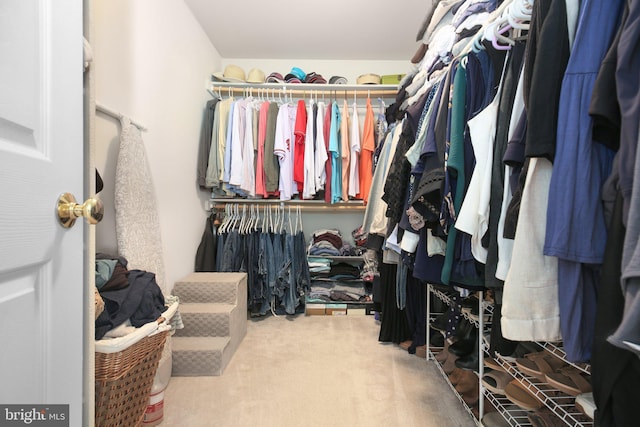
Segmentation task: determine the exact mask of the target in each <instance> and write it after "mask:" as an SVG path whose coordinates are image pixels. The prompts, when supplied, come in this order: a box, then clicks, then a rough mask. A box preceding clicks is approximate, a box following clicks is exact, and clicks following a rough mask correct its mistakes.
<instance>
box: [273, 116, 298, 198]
mask: <svg viewBox="0 0 640 427" xmlns="http://www.w3.org/2000/svg"><path fill="white" fill-rule="evenodd" d="M292 118H293V120H292ZM294 123H295V109H294V107H292V106H291V105H289V104H283V105H281V106H280V109H279V110H278V117H277V119H276V136H275V142H274V145H273V154H275V155H276V156H278V162H279V164H280V179H279V186H278V190H280V200H291V196H292V195H293V194H294V193H293V189H294V182H293V146H294V145H295V143H294V142H295V139H294V137H293V131H294Z"/></svg>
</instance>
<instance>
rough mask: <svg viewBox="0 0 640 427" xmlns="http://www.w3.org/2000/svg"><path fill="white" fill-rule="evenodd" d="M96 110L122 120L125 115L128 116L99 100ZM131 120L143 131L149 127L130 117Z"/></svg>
mask: <svg viewBox="0 0 640 427" xmlns="http://www.w3.org/2000/svg"><path fill="white" fill-rule="evenodd" d="M96 111H100V112H101V113H104V114H106V115H108V116H111V117H113V118H115V119H118V120H120V119H121V118H123V117H128V116H125V115H124V114H122V113H120V112H118V111H115V110H112V109H111V108H109V107H106V106H104V105H102V104H100V103H99V102H96ZM129 121H130V122H131V124H132V125H134V126H135V127H137V128H138V129H140V130H141V131H146V130H147V128H146V127H145V126H144V125H142V124H140V122H138V121H136V120H133V119H131V118H129Z"/></svg>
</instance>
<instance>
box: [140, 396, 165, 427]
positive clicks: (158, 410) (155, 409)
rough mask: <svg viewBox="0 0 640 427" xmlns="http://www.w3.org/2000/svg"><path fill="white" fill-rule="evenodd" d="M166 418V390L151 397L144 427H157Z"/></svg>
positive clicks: (145, 414)
mask: <svg viewBox="0 0 640 427" xmlns="http://www.w3.org/2000/svg"><path fill="white" fill-rule="evenodd" d="M163 417H164V390H162V391H159V392H157V393H154V394H152V395H151V396H150V397H149V405H148V406H147V410H146V411H145V412H144V417H143V418H142V425H143V426H144V427H152V426H157V425H158V424H160V423H161V422H162V418H163Z"/></svg>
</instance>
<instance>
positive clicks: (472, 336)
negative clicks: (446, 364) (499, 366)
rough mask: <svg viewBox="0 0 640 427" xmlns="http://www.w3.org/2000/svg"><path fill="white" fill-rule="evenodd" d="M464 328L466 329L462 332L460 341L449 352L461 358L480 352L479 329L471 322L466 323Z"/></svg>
mask: <svg viewBox="0 0 640 427" xmlns="http://www.w3.org/2000/svg"><path fill="white" fill-rule="evenodd" d="M464 327H465V328H466V329H465V330H464V331H462V332H461V336H459V337H458V340H457V341H456V342H454V343H453V344H451V345H450V346H449V352H450V353H453V354H455V355H456V356H459V357H462V356H466V355H467V354H469V353H471V352H476V353H477V352H478V345H477V343H478V341H477V340H478V329H477V328H476V327H475V326H474V325H473V324H471V323H470V322H466V323H465V325H464Z"/></svg>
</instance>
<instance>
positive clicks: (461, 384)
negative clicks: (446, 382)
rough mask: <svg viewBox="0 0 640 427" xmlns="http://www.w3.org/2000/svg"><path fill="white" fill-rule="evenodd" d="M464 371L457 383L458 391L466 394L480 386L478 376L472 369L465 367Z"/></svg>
mask: <svg viewBox="0 0 640 427" xmlns="http://www.w3.org/2000/svg"><path fill="white" fill-rule="evenodd" d="M462 371H463V372H462V373H461V374H460V376H459V380H458V384H456V391H457V392H458V393H459V394H462V395H464V394H466V393H469V392H471V391H472V390H473V389H474V388H478V377H477V376H476V374H474V373H473V372H472V371H468V370H465V369H463V370H462Z"/></svg>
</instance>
